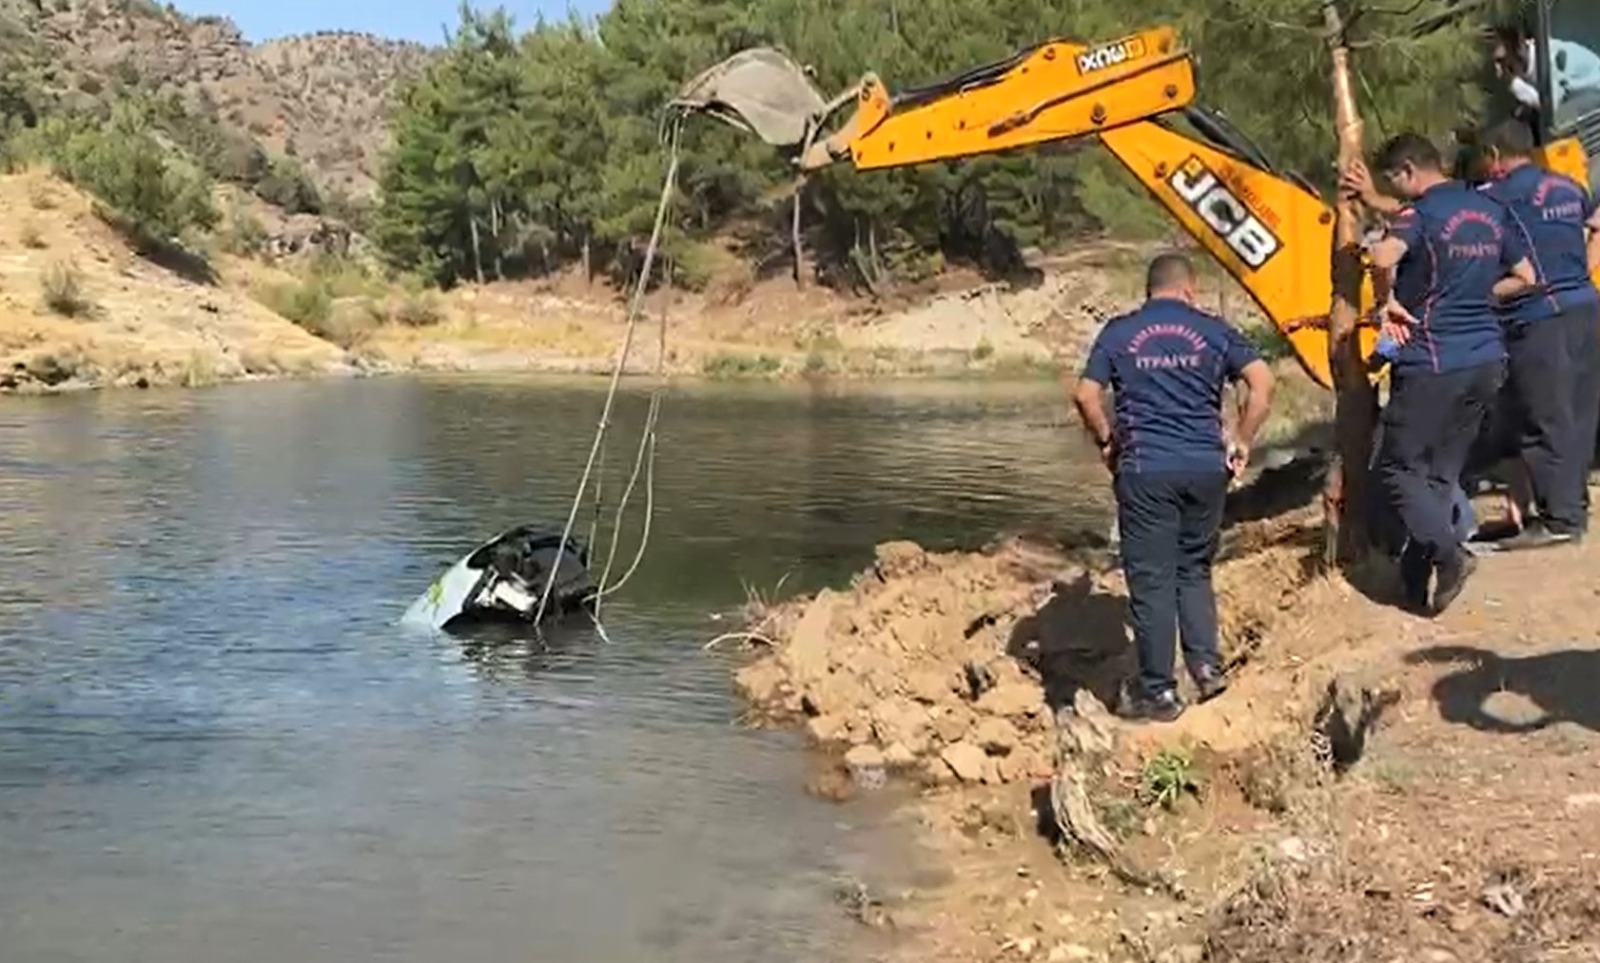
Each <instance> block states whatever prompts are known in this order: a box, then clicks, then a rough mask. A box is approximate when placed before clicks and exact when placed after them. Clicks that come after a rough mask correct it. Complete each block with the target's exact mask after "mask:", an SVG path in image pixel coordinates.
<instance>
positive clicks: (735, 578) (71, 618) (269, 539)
mask: <svg viewBox="0 0 1600 963" xmlns="http://www.w3.org/2000/svg"><path fill="white" fill-rule="evenodd" d="M600 387H601V386H597V385H595V384H592V383H578V384H559V383H558V384H554V385H552V384H549V383H540V385H539V386H537V387H534V386H530V385H529V384H528V383H527V382H526V381H513V380H503V381H482V380H478V381H453V380H439V381H425V380H392V381H359V382H348V383H316V384H272V385H252V386H239V387H233V388H228V389H223V390H217V391H207V392H188V393H160V392H150V393H140V394H105V395H98V396H88V397H79V398H67V399H49V400H38V401H26V400H11V401H6V402H4V403H3V406H0V561H3V563H4V571H5V577H4V584H3V590H0V866H4V867H5V870H4V873H3V874H0V946H4V947H5V952H4V954H3V957H4V959H6V960H7V961H10V960H16V961H19V963H34V961H41V963H50V961H77V960H85V961H89V960H93V961H104V960H110V959H115V960H118V961H144V960H149V961H160V963H187V961H205V963H229V961H242V963H281V961H288V960H308V961H309V960H316V961H332V960H352V961H354V960H362V961H368V960H399V961H430V963H438V961H444V960H447V959H448V960H454V961H459V963H474V961H503V960H508V959H537V960H552V961H554V960H606V961H629V960H667V959H671V960H707V961H720V960H727V961H744V960H749V959H752V958H755V956H756V954H758V953H759V954H760V957H761V958H762V959H765V960H774V961H775V960H786V959H792V960H800V959H805V960H817V959H824V958H832V956H833V955H834V954H835V953H836V952H837V951H838V948H839V947H840V946H842V945H843V943H844V941H845V940H846V939H847V938H848V937H849V935H850V934H849V933H848V931H847V930H846V929H845V924H844V923H843V922H842V920H841V918H840V915H839V914H838V913H837V912H835V911H834V910H833V909H831V908H830V906H829V904H828V900H829V889H828V885H827V883H828V880H829V878H830V877H831V876H832V875H833V874H836V873H838V872H841V871H848V870H851V869H852V867H854V866H855V865H856V864H858V863H859V862H860V861H862V860H863V859H865V858H866V856H867V855H868V849H867V847H868V846H869V843H868V842H867V837H868V836H869V835H870V834H868V833H866V832H865V830H864V829H861V828H854V829H852V828H851V827H870V824H871V823H872V821H873V819H875V818H876V814H874V813H872V812H870V811H868V810H855V809H851V808H848V807H847V808H845V809H839V808H834V807H829V806H826V805H823V804H820V803H817V802H814V801H812V800H810V799H807V798H806V797H804V796H803V795H802V794H800V793H799V792H798V791H797V790H798V787H799V785H800V783H801V779H802V773H801V769H800V767H801V764H802V763H801V760H800V758H799V756H798V754H797V753H794V752H793V751H791V746H792V740H791V739H789V738H788V737H786V736H782V735H775V734H764V733H750V732H744V731H741V730H739V729H738V728H736V727H733V726H731V725H730V724H729V720H730V718H731V717H732V714H733V712H734V708H735V707H734V706H733V704H732V702H731V700H730V697H729V692H728V684H727V666H726V665H725V664H724V663H721V662H719V661H718V660H716V659H713V658H710V657H708V656H706V655H705V654H704V653H703V652H702V651H701V648H700V646H701V643H702V642H703V641H704V640H705V639H706V638H709V637H710V635H712V634H715V629H714V627H713V626H712V625H711V624H710V623H709V622H708V621H707V618H706V615H707V613H708V612H710V611H712V610H719V609H726V608H728V607H730V606H732V605H734V604H737V603H738V602H739V601H741V600H742V598H743V591H744V590H743V588H742V585H741V582H742V581H748V582H749V583H750V584H752V585H756V586H764V587H770V586H772V585H773V584H775V583H776V582H777V581H778V580H779V579H780V578H784V577H785V576H786V575H787V582H786V591H787V590H790V589H796V590H798V589H806V588H811V587H815V586H817V585H819V584H822V583H824V582H827V581H832V580H837V579H840V578H843V577H844V576H846V575H847V574H848V573H849V572H850V571H852V570H854V569H856V568H857V567H859V566H860V565H861V564H862V563H863V562H864V561H865V560H866V559H868V558H870V553H871V548H872V546H873V544H874V543H875V542H877V541H879V540H883V539H886V538H891V537H905V536H912V537H916V538H920V539H923V540H925V541H927V542H928V543H929V544H932V545H938V546H954V545H959V544H975V543H978V542H981V541H983V540H984V539H986V538H987V537H989V536H990V535H992V534H993V533H994V532H996V531H997V530H1000V529H1003V528H1006V527H1009V526H1013V525H1036V526H1048V527H1053V528H1063V527H1066V528H1070V527H1075V526H1079V525H1085V524H1094V523H1095V522H1094V519H1095V518H1096V510H1095V508H1094V505H1093V504H1092V503H1091V502H1090V501H1088V500H1086V499H1085V498H1084V493H1085V492H1087V491H1098V490H1099V489H1100V488H1102V487H1103V486H1102V484H1101V483H1100V480H1099V476H1098V475H1097V474H1096V473H1095V472H1096V471H1097V469H1096V468H1093V467H1092V465H1091V463H1088V462H1085V461H1084V460H1082V459H1081V453H1080V451H1079V449H1077V448H1075V447H1074V446H1075V444H1076V442H1074V441H1073V440H1072V439H1071V438H1070V436H1069V435H1068V433H1067V432H1066V430H1065V429H1064V428H1063V427H1062V426H1061V425H1060V421H1061V419H1062V412H1061V408H1062V406H1061V404H1060V401H1059V399H1058V398H1057V396H1056V394H1055V392H1054V390H1052V389H1051V388H1050V387H1048V386H1037V387H1033V386H1028V387H1021V388H1006V387H1000V386H992V385H991V386H956V387H948V386H947V387H929V388H919V389H914V390H909V391H908V390H901V391H896V392H893V393H881V392H880V393H869V392H861V391H854V392H843V391H829V390H820V389H811V388H759V389H756V388H735V387H728V388H697V389H693V390H685V391H682V392H679V393H676V394H674V395H673V396H672V397H671V398H670V399H669V400H668V403H667V407H666V409H665V413H664V416H663V417H664V420H663V424H662V431H661V452H662V455H661V462H660V464H659V466H658V471H657V506H658V507H657V513H656V516H655V519H654V532H653V534H652V541H651V550H650V554H649V555H648V556H647V557H646V560H645V563H644V565H643V567H642V568H641V570H640V572H639V573H638V575H637V576H636V577H635V578H634V580H633V581H632V582H631V583H630V584H629V586H628V589H627V590H626V591H625V592H624V593H623V594H622V595H621V596H619V597H618V598H617V599H616V600H615V601H614V602H613V603H612V604H611V605H610V607H609V608H608V610H607V612H606V627H607V630H608V634H609V637H610V642H609V643H607V642H603V641H601V640H599V639H597V638H596V637H595V635H594V633H593V632H592V630H588V629H583V628H578V629H574V630H572V631H570V632H568V633H567V634H566V636H565V637H563V638H562V639H560V640H559V644H558V645H556V646H555V647H554V649H553V651H551V652H549V653H545V654H542V655H535V656H533V657H528V658H524V657H520V656H519V655H517V654H516V653H515V652H514V651H512V650H506V649H482V648H472V647H465V648H464V647H462V646H461V645H459V644H456V643H451V642H449V641H444V640H438V641H436V640H430V639H418V638H416V637H414V636H409V635H407V634H405V633H402V632H400V631H399V630H397V629H396V628H395V626H394V624H393V623H394V619H395V618H396V617H397V616H398V615H399V613H400V611H401V610H402V609H403V608H404V606H405V605H406V604H407V603H408V602H409V601H410V599H411V598H412V597H413V596H414V594H415V593H417V592H420V591H421V590H422V589H423V588H424V587H425V586H426V585H427V583H428V581H429V580H430V579H431V578H432V577H433V576H434V575H435V574H437V572H439V571H440V570H441V569H442V568H443V567H444V566H446V565H448V564H450V563H451V562H453V561H454V560H455V559H456V558H457V557H459V556H460V555H461V554H462V553H463V552H464V551H466V550H467V549H468V548H470V547H472V545H473V544H475V543H476V542H477V541H478V540H480V539H482V538H484V537H486V536H488V535H490V534H493V533H494V532H496V531H498V530H500V529H502V528H505V527H509V526H510V525H513V524H516V523H519V522H523V521H544V522H549V523H552V524H559V522H560V521H561V520H562V519H564V517H565V512H566V508H567V505H568V500H569V499H570V497H571V486H572V485H573V484H575V483H576V479H577V477H578V473H579V471H580V470H581V468H582V461H583V458H584V457H585V456H586V455H587V449H588V443H589V439H590V437H591V432H592V430H593V426H594V424H595V421H596V419H597V418H598V414H599V410H600V404H601V401H602V394H601V390H600ZM643 403H644V401H643V397H642V396H641V395H637V394H635V395H631V396H630V397H629V398H627V399H625V404H624V408H623V411H622V412H621V414H620V417H619V420H618V433H617V437H616V440H615V441H614V443H613V445H612V446H611V449H610V454H611V457H610V459H609V460H608V464H607V469H608V472H607V481H606V487H607V490H609V491H610V492H613V493H615V492H618V491H620V489H621V484H622V481H623V480H624V479H623V472H624V470H625V469H626V468H628V467H629V465H628V464H627V463H628V462H629V461H630V460H631V453H632V444H633V442H634V440H635V439H634V438H633V437H629V430H630V429H632V430H637V423H638V418H639V417H640V414H641V413H642V406H643ZM1075 454H1079V455H1080V457H1078V459H1077V460H1076V461H1074V460H1073V457H1072V456H1074V455H1075ZM640 503H642V500H640ZM585 527H586V525H585ZM625 543H626V540H625ZM628 547H629V548H631V546H628ZM841 821H848V822H849V823H850V825H849V826H845V825H842V824H841ZM872 839H874V840H878V839H879V837H878V836H873V837H872ZM870 845H886V844H884V843H880V842H877V841H874V842H872V843H871V844H870Z"/></svg>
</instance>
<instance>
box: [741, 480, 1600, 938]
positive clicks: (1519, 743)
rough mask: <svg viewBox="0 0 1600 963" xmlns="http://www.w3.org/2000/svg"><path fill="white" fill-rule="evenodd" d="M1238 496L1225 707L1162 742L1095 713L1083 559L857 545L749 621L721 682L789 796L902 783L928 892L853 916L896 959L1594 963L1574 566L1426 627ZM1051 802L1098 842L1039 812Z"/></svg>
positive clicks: (1584, 671) (1122, 653)
mask: <svg viewBox="0 0 1600 963" xmlns="http://www.w3.org/2000/svg"><path fill="white" fill-rule="evenodd" d="M1280 480H1281V479H1280ZM1302 481H1305V482H1307V483H1306V484H1302V485H1300V486H1299V488H1300V489H1301V491H1302V493H1304V492H1309V491H1310V490H1311V489H1310V484H1309V481H1307V480H1304V479H1303V480H1302ZM1263 491H1264V488H1257V489H1256V490H1255V494H1253V493H1252V492H1248V491H1247V492H1245V493H1241V494H1240V495H1239V497H1238V500H1237V502H1236V504H1235V505H1234V508H1233V510H1232V512H1231V514H1232V515H1233V516H1234V518H1235V520H1236V521H1235V524H1234V525H1233V526H1232V527H1231V529H1230V531H1229V534H1228V536H1227V542H1226V545H1225V548H1224V554H1225V557H1226V560H1225V561H1224V562H1223V563H1222V564H1221V566H1220V568H1219V571H1218V575H1217V582H1218V586H1219V592H1220V595H1221V608H1222V613H1223V621H1224V637H1225V643H1224V644H1225V649H1226V653H1227V657H1228V661H1229V665H1230V667H1231V668H1230V671H1231V675H1232V688H1231V689H1230V691H1229V692H1228V693H1227V694H1225V695H1224V696H1223V697H1222V698H1220V699H1218V700H1216V701H1214V702H1212V703H1209V704H1206V705H1204V706H1196V707H1193V708H1191V709H1190V710H1189V711H1188V713H1187V714H1186V715H1185V716H1184V717H1183V718H1181V719H1180V720H1179V721H1178V722H1177V723H1175V724H1172V725H1165V726H1161V725H1154V726H1134V725H1129V724H1125V723H1122V722H1120V721H1118V720H1114V719H1111V718H1110V717H1108V716H1106V715H1105V714H1104V713H1103V710H1101V709H1100V708H1099V705H1100V703H1101V702H1103V701H1105V700H1108V699H1110V698H1112V697H1113V696H1114V692H1115V687H1116V680H1117V679H1118V678H1119V677H1120V676H1121V675H1122V674H1123V673H1125V672H1126V671H1127V670H1128V668H1129V666H1130V662H1129V660H1130V658H1131V653H1130V652H1129V646H1128V644H1127V642H1126V638H1125V635H1124V630H1123V628H1122V615H1123V612H1122V610H1123V606H1124V600H1125V593H1124V591H1123V587H1122V584H1121V581H1120V577H1119V576H1118V575H1117V574H1116V573H1114V572H1113V571H1111V570H1110V567H1109V566H1107V565H1106V560H1105V559H1097V558H1094V557H1088V556H1084V555H1082V554H1081V553H1079V554H1076V555H1069V554H1068V553H1065V552H1064V551H1062V550H1061V549H1060V548H1059V547H1055V546H1048V545H1040V544H1028V543H1023V542H1018V541H1006V542H1002V543H998V544H996V545H994V546H991V547H990V548H989V549H988V550H986V551H983V552H978V553H971V554H963V553H954V554H946V555H935V554H929V553H925V552H923V551H922V550H921V549H919V548H917V547H916V546H913V545H909V544H893V545H886V546H883V547H882V548H880V550H879V553H878V560H877V563H876V564H875V565H874V566H873V567H872V568H871V569H870V570H868V571H866V572H863V573H862V574H861V575H860V576H859V577H858V578H857V580H856V582H855V584H854V585H852V586H851V587H849V588H848V589H844V590H841V591H837V592H824V593H822V594H820V595H818V596H817V597H815V598H810V599H800V600H795V601H792V602H789V603H785V604H782V605H779V606H777V607H775V608H770V609H763V610H761V611H759V612H757V613H754V614H753V621H752V624H751V625H750V631H751V632H752V633H753V634H754V635H755V636H758V637H759V638H758V639H756V640H754V641H751V642H749V644H750V646H751V647H752V651H753V653H754V654H753V655H752V660H751V661H750V662H749V663H748V664H747V665H745V666H744V667H743V668H742V669H740V670H739V672H738V675H737V686H738V688H739V689H740V691H741V692H742V693H743V694H744V695H745V696H746V697H747V699H748V700H749V702H750V705H751V712H752V719H753V720H754V721H758V722H766V723H780V724H782V723H788V724H798V725H802V726H804V728H805V730H806V731H807V732H808V733H809V734H810V736H811V738H812V740H813V741H814V742H815V743H816V744H818V745H819V746H820V747H822V748H824V749H825V750H826V752H824V753H822V754H820V755H819V758H820V759H822V760H824V763H823V764H822V765H821V767H820V772H819V776H818V778H817V779H816V780H815V782H814V784H813V786H812V788H813V789H814V790H815V791H818V792H821V793H823V794H826V795H830V796H842V795H848V794H850V793H854V792H861V791H871V790H872V789H873V788H874V787H875V786H877V785H878V784H880V782H882V781H883V780H885V779H889V780H905V781H910V782H911V783H912V784H914V785H916V786H918V787H920V789H921V792H920V796H919V798H918V800H917V801H916V802H915V803H914V804H912V805H911V806H910V807H909V808H908V809H907V810H906V813H905V815H906V818H907V819H908V820H909V821H911V822H913V823H914V824H915V825H916V827H917V829H918V835H919V838H921V839H922V840H923V842H924V844H925V845H926V846H927V847H928V848H929V850H930V851H931V852H932V853H933V854H934V855H935V856H936V858H937V860H938V861H939V862H941V863H943V865H944V866H945V867H946V868H947V870H948V873H947V877H946V878H947V880H948V881H947V882H946V883H945V884H944V885H942V886H937V887H933V888H930V889H927V890H923V891H916V892H909V893H879V894H873V898H870V899H868V898H864V899H862V900H858V901H857V903H858V905H855V906H854V907H853V911H854V912H856V913H857V917H858V918H859V919H861V920H862V921H863V923H865V924H868V925H872V926H875V927H878V928H881V929H886V930H892V931H896V932H898V934H899V935H900V937H901V940H900V941H899V945H900V947H901V952H900V953H899V954H898V955H900V956H903V957H904V958H905V959H940V960H973V961H978V960H983V961H989V960H1050V961H1060V960H1099V961H1112V960H1114V961H1159V963H1177V961H1201V960H1217V961H1241V963H1242V961H1250V963H1282V961H1285V960H1290V959H1304V960H1308V961H1329V963H1332V961H1339V963H1357V961H1361V963H1390V961H1394V963H1400V961H1408V963H1409V961H1439V963H1444V961H1462V963H1465V961H1529V963H1532V961H1551V963H1554V961H1567V960H1595V959H1600V889H1597V888H1596V884H1597V883H1600V861H1597V856H1596V854H1595V852H1593V850H1594V844H1593V840H1594V839H1596V838H1600V837H1597V835H1596V831H1597V830H1600V701H1597V700H1596V698H1595V696H1594V692H1595V691H1596V686H1597V685H1600V643H1597V642H1596V641H1595V624H1596V623H1595V616H1594V611H1595V609H1594V605H1593V600H1594V597H1595V596H1596V595H1597V594H1600V589H1596V588H1594V587H1593V585H1592V582H1593V578H1592V573H1593V572H1595V571H1600V547H1597V546H1594V545H1592V544H1591V545H1587V546H1580V547H1569V548H1561V549H1553V550H1548V551H1545V552H1529V553H1523V554H1520V555H1516V554H1511V555H1501V556H1491V557H1489V558H1488V559H1486V560H1485V561H1484V564H1483V566H1482V568H1481V569H1480V571H1479V574H1478V575H1477V577H1476V578H1475V580H1474V582H1473V583H1472V584H1471V585H1470V586H1469V587H1468V590H1467V592H1466V593H1465V595H1464V596H1463V598H1462V599H1461V600H1460V601H1459V602H1458V603H1457V604H1456V606H1455V607H1453V608H1452V609H1451V611H1450V612H1449V613H1447V614H1446V615H1445V616H1443V617H1441V618H1439V619H1437V620H1433V621H1430V620H1426V619H1421V618H1417V617H1414V616H1410V615H1406V614H1403V613H1401V612H1400V611H1398V610H1396V609H1394V608H1392V607H1390V606H1388V605H1387V604H1385V602H1384V601H1383V598H1382V596H1381V595H1379V596H1378V597H1377V599H1376V600H1375V599H1373V598H1369V597H1368V596H1367V595H1365V594H1363V592H1362V591H1359V590H1358V589H1357V588H1356V587H1355V586H1354V585H1352V584H1351V583H1350V582H1349V581H1347V580H1345V579H1343V578H1327V577H1324V576H1322V575H1320V574H1318V573H1317V565H1316V555H1317V552H1318V551H1319V549H1320V545H1319V530H1318V518H1317V517H1316V513H1315V511H1314V510H1312V509H1310V508H1301V509H1297V510H1293V511H1290V512H1288V513H1286V514H1276V515H1272V517H1262V516H1264V515H1267V514H1269V512H1268V511H1266V510H1263V509H1264V508H1266V504H1265V503H1266V502H1267V501H1273V500H1276V499H1277V498H1278V497H1279V496H1278V495H1274V496H1272V498H1267V499H1265V501H1263V499H1262V498H1258V497H1256V494H1259V493H1261V492H1263ZM1249 518H1254V519H1255V520H1243V519H1249ZM1363 580H1364V581H1365V580H1366V579H1363ZM1096 733H1099V734H1102V735H1103V737H1104V741H1103V745H1100V746H1098V747H1094V746H1092V745H1091V744H1092V743H1094V742H1096V740H1098V739H1099V738H1100V736H1098V735H1093V734H1096ZM1086 747H1087V748H1086ZM1074 784H1076V785H1080V786H1083V787H1084V788H1085V798H1086V799H1087V800H1088V804H1089V806H1090V809H1089V810H1088V811H1089V812H1090V813H1091V819H1092V822H1093V823H1094V825H1092V826H1090V827H1089V828H1090V829H1096V828H1098V829H1100V830H1102V831H1103V832H1104V833H1105V834H1106V836H1107V837H1109V839H1110V840H1111V843H1110V849H1109V850H1100V851H1097V850H1095V849H1094V848H1093V847H1092V846H1089V845H1086V842H1094V841H1095V840H1094V839H1093V838H1091V837H1090V836H1085V835H1084V834H1083V832H1082V830H1083V828H1084V825H1083V824H1082V823H1080V822H1075V821H1073V820H1072V819H1070V818H1068V819H1065V820H1063V819H1061V818H1059V817H1058V816H1057V809H1058V807H1057V803H1059V802H1061V801H1063V800H1066V799H1068V798H1069V797H1070V795H1071V793H1070V789H1071V787H1072V786H1073V785H1074ZM1067 815H1068V816H1071V815H1072V814H1071V813H1070V812H1069V813H1067ZM1064 829H1065V830H1067V832H1064V831H1063V830H1064ZM1102 842H1104V840H1102ZM863 907H865V909H863Z"/></svg>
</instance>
